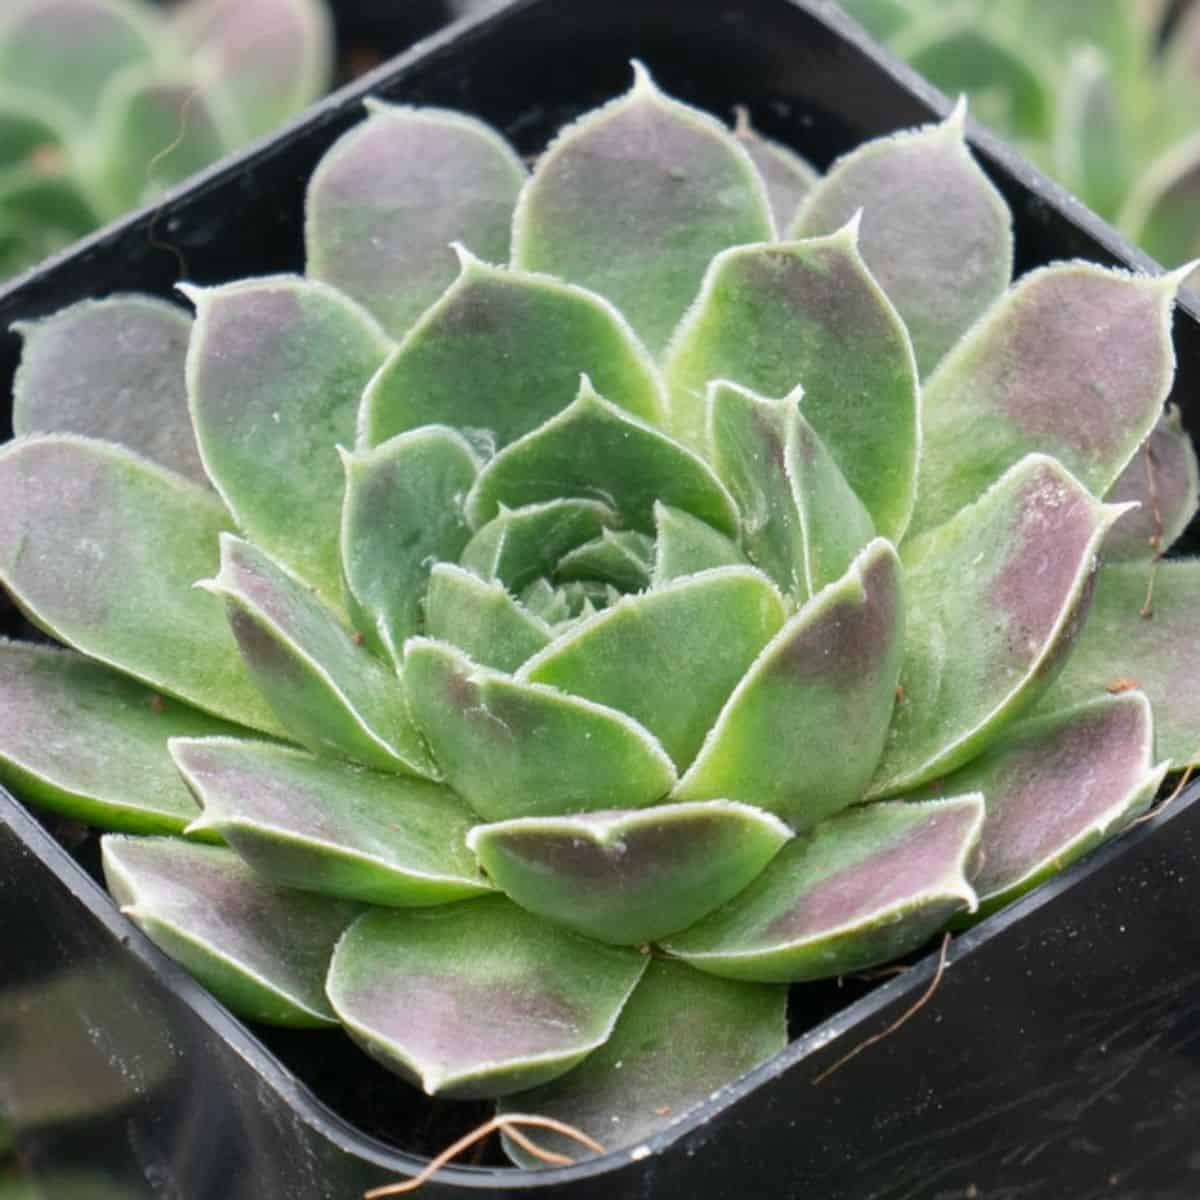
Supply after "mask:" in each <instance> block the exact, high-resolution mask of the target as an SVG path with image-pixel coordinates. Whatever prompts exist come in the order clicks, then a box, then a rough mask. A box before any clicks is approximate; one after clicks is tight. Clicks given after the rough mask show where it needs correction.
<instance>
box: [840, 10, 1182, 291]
mask: <svg viewBox="0 0 1200 1200" xmlns="http://www.w3.org/2000/svg"><path fill="white" fill-rule="evenodd" d="M841 4H842V7H844V8H845V9H847V10H848V11H849V12H850V13H851V14H852V15H853V16H855V17H857V18H858V19H859V20H860V21H861V22H862V23H863V24H864V25H865V26H866V27H867V28H868V29H870V30H871V32H872V33H874V34H875V35H876V36H877V37H879V38H881V39H883V40H884V41H886V43H887V44H888V46H889V48H890V49H892V50H893V51H894V52H895V53H896V54H898V55H899V56H900V57H901V58H904V59H906V60H907V61H908V62H910V63H911V64H912V65H913V66H914V67H915V68H916V69H917V70H918V71H920V72H921V73H922V74H923V75H924V76H926V78H928V79H930V80H931V81H932V82H933V83H935V84H937V85H938V86H939V87H941V88H943V89H945V90H946V91H948V92H950V93H951V94H954V93H956V92H960V91H962V92H966V93H968V94H969V95H970V97H971V105H972V109H973V110H974V113H975V115H976V116H978V117H979V118H980V119H982V120H983V121H985V122H986V123H987V124H988V125H990V126H991V127H992V128H994V129H995V130H997V131H998V132H999V133H1000V134H1001V136H1003V137H1004V138H1006V139H1007V140H1008V141H1010V142H1012V143H1013V144H1015V145H1016V146H1018V147H1019V148H1020V149H1021V150H1022V151H1023V152H1024V153H1025V154H1026V155H1028V156H1029V157H1030V158H1032V159H1033V160H1034V161H1035V162H1036V163H1037V164H1038V165H1039V166H1040V167H1042V169H1043V170H1045V171H1046V172H1047V173H1049V174H1050V175H1052V176H1054V177H1055V178H1056V179H1058V180H1060V181H1061V182H1062V183H1063V184H1065V185H1066V187H1068V188H1069V189H1070V190H1071V191H1072V192H1074V193H1075V194H1076V195H1077V196H1078V197H1079V198H1080V199H1082V200H1083V201H1084V203H1085V204H1087V205H1088V206H1089V207H1090V208H1092V209H1093V210H1095V211H1096V212H1098V213H1099V214H1100V215H1101V216H1102V217H1105V218H1106V219H1107V220H1110V221H1112V222H1114V223H1115V224H1117V225H1118V226H1119V227H1120V228H1121V230H1122V231H1123V232H1124V233H1125V234H1126V235H1127V236H1128V237H1129V238H1130V239H1131V240H1133V241H1135V242H1137V243H1138V245H1140V246H1142V247H1143V248H1144V249H1145V250H1146V251H1148V252H1149V253H1150V254H1151V255H1153V256H1154V257H1155V258H1157V259H1158V260H1159V261H1160V262H1179V261H1181V260H1183V259H1185V258H1190V257H1194V256H1195V255H1196V254H1197V253H1200V206H1197V204H1196V194H1197V189H1198V188H1200V122H1198V121H1197V118H1196V113H1197V111H1200V5H1197V4H1195V3H1191V2H1190V0H1189V3H1187V4H1184V5H1172V4H1170V3H1168V0H1086V3H1071V2H1069V0H1068V2H1061V0H1060V2H1056V3H1049V4H1047V3H1044V2H1043V0H841ZM1172 10H1174V16H1173V17H1169V15H1168V14H1170V13H1171V11H1172ZM1193 284H1194V281H1193Z"/></svg>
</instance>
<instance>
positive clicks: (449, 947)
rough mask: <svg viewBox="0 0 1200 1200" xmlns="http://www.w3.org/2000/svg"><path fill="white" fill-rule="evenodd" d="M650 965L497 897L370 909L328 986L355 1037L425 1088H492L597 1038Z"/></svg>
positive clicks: (550, 1068) (540, 1071) (344, 946)
mask: <svg viewBox="0 0 1200 1200" xmlns="http://www.w3.org/2000/svg"><path fill="white" fill-rule="evenodd" d="M646 962H647V959H646V958H645V957H644V956H642V955H641V954H638V953H637V952H636V951H634V950H626V949H623V948H618V947H615V946H602V945H600V944H599V943H598V942H591V941H587V940H585V939H583V938H580V937H578V936H577V935H575V934H572V933H567V932H565V931H564V930H559V929H556V928H555V927H554V926H553V925H547V924H546V923H545V922H543V921H540V920H539V919H538V918H536V917H532V916H530V915H529V914H528V913H525V912H522V910H521V909H519V908H517V906H516V905H515V904H513V903H511V902H510V901H509V900H507V899H505V898H504V897H503V896H495V897H485V898H484V899H481V900H472V901H468V902H466V903H463V904H453V905H448V906H445V907H442V908H436V909H424V910H422V909H410V910H393V911H390V912H385V911H382V910H377V911H375V912H370V913H366V914H365V915H364V916H362V917H360V918H359V919H358V920H357V921H356V922H355V923H354V924H353V925H352V926H351V927H350V929H349V930H348V931H347V933H346V936H345V937H344V938H343V939H342V940H341V942H340V943H339V945H338V948H337V952H336V953H335V954H334V957H333V963H332V965H331V967H330V971H329V983H328V992H329V999H330V1002H331V1003H332V1004H333V1007H334V1009H335V1010H336V1011H337V1014H338V1016H339V1017H340V1018H341V1020H342V1023H343V1024H344V1025H345V1027H346V1030H347V1032H348V1033H349V1034H350V1036H351V1037H353V1038H355V1039H356V1040H357V1041H358V1042H359V1043H360V1044H361V1045H362V1046H363V1048H364V1049H365V1050H366V1051H367V1052H368V1053H369V1054H371V1055H372V1056H374V1057H375V1058H377V1059H379V1060H380V1061H381V1062H383V1063H384V1064H385V1065H386V1066H388V1067H389V1068H390V1069H392V1070H394V1071H398V1072H399V1073H400V1074H402V1075H404V1076H406V1077H407V1078H409V1079H411V1080H412V1081H413V1082H415V1083H417V1084H418V1085H419V1086H420V1087H422V1088H423V1089H424V1090H425V1091H426V1092H428V1093H429V1094H430V1095H434V1094H437V1095H446V1096H453V1097H460V1098H469V1097H475V1096H496V1095H504V1094H506V1093H508V1092H515V1091H521V1090H523V1089H525V1088H529V1087H534V1086H535V1085H537V1084H539V1083H544V1082H546V1081H547V1080H549V1079H553V1078H555V1076H558V1075H561V1074H563V1072H565V1071H569V1070H570V1069H571V1068H572V1067H573V1066H574V1065H575V1064H576V1063H577V1062H579V1061H580V1059H582V1058H583V1057H584V1056H585V1055H587V1054H588V1053H589V1052H590V1051H592V1050H594V1049H595V1048H596V1047H597V1046H600V1045H602V1044H603V1043H604V1041H605V1040H606V1039H607V1038H608V1036H609V1034H610V1033H611V1032H612V1028H613V1025H614V1023H615V1022H616V1019H617V1014H618V1013H619V1012H620V1011H621V1008H622V1006H623V1005H624V1003H625V1001H626V1000H627V999H628V997H629V994H630V993H631V992H632V991H633V989H634V987H635V986H636V985H637V982H638V980H639V979H640V978H641V975H642V972H643V971H644V970H645V968H646Z"/></svg>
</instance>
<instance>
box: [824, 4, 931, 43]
mask: <svg viewBox="0 0 1200 1200" xmlns="http://www.w3.org/2000/svg"><path fill="white" fill-rule="evenodd" d="M840 7H842V8H844V9H845V10H846V12H848V13H849V14H850V15H851V16H852V17H853V18H854V19H855V20H856V21H858V22H859V24H861V25H863V26H864V27H865V28H866V29H868V30H869V31H870V33H871V34H872V36H874V37H876V38H878V39H879V40H880V41H881V42H884V41H887V40H888V39H889V38H891V37H893V36H894V35H895V34H897V33H899V32H900V30H902V29H903V28H904V27H905V26H906V25H907V24H908V23H909V21H911V20H912V15H913V14H912V11H911V10H912V0H841V3H840Z"/></svg>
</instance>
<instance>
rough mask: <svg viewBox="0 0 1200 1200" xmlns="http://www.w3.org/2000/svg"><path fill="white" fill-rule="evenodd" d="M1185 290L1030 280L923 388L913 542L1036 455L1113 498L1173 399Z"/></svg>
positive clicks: (1074, 274)
mask: <svg viewBox="0 0 1200 1200" xmlns="http://www.w3.org/2000/svg"><path fill="white" fill-rule="evenodd" d="M1180 282H1181V278H1180V276H1179V275H1178V274H1175V275H1166V276H1163V277H1161V278H1150V277H1147V276H1136V275H1129V274H1127V273H1125V272H1122V271H1114V270H1109V269H1106V268H1104V267H1098V266H1096V265H1094V264H1092V263H1082V262H1077V263H1059V264H1057V265H1056V266H1052V267H1046V268H1044V269H1042V270H1040V271H1034V272H1033V273H1032V274H1030V275H1026V276H1025V277H1024V278H1023V279H1022V280H1021V281H1020V282H1019V283H1018V284H1017V285H1016V286H1015V287H1014V288H1013V289H1012V290H1011V291H1010V292H1008V293H1007V294H1006V295H1005V296H1004V297H1003V298H1002V299H1001V300H1000V301H999V302H998V303H996V304H995V305H994V306H993V307H992V309H991V310H990V311H989V312H988V314H987V315H986V316H985V317H984V318H983V319H982V320H981V321H980V322H979V323H978V324H977V325H976V326H975V327H974V328H973V329H972V330H971V332H970V333H969V334H968V335H967V336H966V337H965V338H963V340H962V341H961V342H960V343H959V344H958V345H957V346H956V347H955V348H954V350H953V352H952V353H951V354H950V355H948V356H947V358H946V359H945V360H944V361H943V362H942V364H941V366H940V367H939V368H938V370H937V372H936V373H935V374H934V376H933V377H932V378H931V379H930V380H929V382H928V384H927V385H926V387H925V390H924V394H923V396H922V398H921V405H922V407H921V426H922V432H923V435H924V442H923V445H922V452H921V476H920V480H919V487H918V493H917V506H916V510H915V512H914V514H913V523H912V529H911V531H910V532H911V533H919V532H921V531H923V530H926V529H932V528H933V527H934V526H936V525H940V524H941V523H942V522H943V521H948V520H949V519H950V518H951V517H953V516H954V514H955V513H956V512H958V511H959V510H960V509H961V508H963V507H964V506H965V505H968V504H970V503H972V502H973V501H975V500H976V499H978V498H979V496H980V495H981V494H982V493H983V492H984V491H985V490H986V489H987V488H988V487H989V486H990V485H991V484H992V483H994V482H995V480H997V479H998V478H1000V476H1001V475H1003V474H1004V472H1005V471H1006V470H1008V468H1009V467H1011V466H1012V465H1013V464H1014V463H1016V462H1017V461H1018V460H1019V459H1021V458H1022V457H1023V456H1024V455H1026V454H1030V453H1034V452H1044V453H1047V454H1053V455H1054V457H1055V458H1057V459H1058V460H1059V461H1060V462H1061V463H1062V464H1063V466H1065V467H1066V468H1067V470H1069V471H1071V472H1072V474H1074V475H1075V476H1076V477H1077V478H1078V479H1079V481H1080V482H1081V483H1082V484H1083V485H1084V487H1086V488H1088V489H1089V490H1090V491H1092V492H1093V493H1095V494H1096V495H1103V494H1104V493H1105V492H1106V491H1108V489H1109V488H1110V487H1111V486H1112V484H1113V483H1114V482H1115V481H1116V479H1117V476H1118V475H1120V473H1121V471H1122V470H1123V469H1124V468H1125V465H1126V464H1127V463H1128V462H1129V460H1130V459H1131V458H1132V457H1133V455H1134V452H1135V451H1136V450H1137V448H1138V446H1139V444H1140V443H1141V442H1142V441H1143V439H1145V438H1146V437H1147V436H1148V435H1149V433H1150V430H1151V429H1153V428H1154V422H1155V421H1156V420H1158V417H1159V414H1160V413H1161V412H1162V408H1163V402H1164V401H1165V400H1166V398H1167V393H1168V392H1169V391H1170V390H1171V380H1172V377H1173V375H1174V371H1175V356H1174V353H1173V351H1172V347H1171V306H1172V302H1173V301H1174V298H1175V292H1176V289H1177V288H1178V287H1179V284H1180Z"/></svg>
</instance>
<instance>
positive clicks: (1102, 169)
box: [1054, 45, 1175, 261]
mask: <svg viewBox="0 0 1200 1200" xmlns="http://www.w3.org/2000/svg"><path fill="white" fill-rule="evenodd" d="M1056 115H1057V121H1056V128H1055V136H1054V162H1055V167H1056V171H1057V174H1058V175H1059V176H1060V177H1061V178H1062V179H1063V180H1064V181H1065V182H1066V183H1067V184H1068V185H1069V186H1070V187H1071V190H1072V191H1074V192H1075V193H1076V194H1077V195H1079V196H1081V197H1083V198H1084V199H1085V200H1086V202H1087V204H1088V206H1089V207H1090V208H1092V209H1093V210H1094V211H1095V212H1098V213H1099V214H1100V215H1101V216H1103V217H1104V218H1105V219H1106V220H1109V221H1112V220H1115V219H1116V216H1117V214H1118V213H1119V212H1120V210H1121V205H1122V202H1123V201H1124V200H1125V196H1126V193H1127V191H1128V190H1129V185H1130V182H1131V181H1133V180H1135V179H1136V178H1137V175H1138V170H1137V166H1136V165H1135V159H1134V146H1133V145H1131V140H1132V138H1131V133H1130V130H1129V129H1128V118H1127V116H1126V113H1125V110H1124V107H1123V100H1122V96H1121V94H1120V93H1119V92H1118V90H1117V83H1116V81H1115V80H1114V78H1113V73H1112V69H1111V64H1110V62H1109V60H1108V58H1107V57H1106V56H1105V55H1104V54H1103V52H1101V51H1099V50H1097V49H1096V48H1095V47H1094V46H1090V45H1089V46H1079V47H1078V48H1077V49H1076V50H1075V52H1074V53H1073V54H1072V55H1071V57H1070V59H1069V60H1068V62H1067V69H1066V73H1065V75H1064V76H1063V80H1062V82H1061V84H1060V85H1059V89H1058V104H1057V106H1056ZM1172 261H1175V260H1172Z"/></svg>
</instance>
